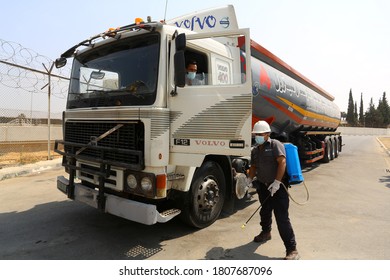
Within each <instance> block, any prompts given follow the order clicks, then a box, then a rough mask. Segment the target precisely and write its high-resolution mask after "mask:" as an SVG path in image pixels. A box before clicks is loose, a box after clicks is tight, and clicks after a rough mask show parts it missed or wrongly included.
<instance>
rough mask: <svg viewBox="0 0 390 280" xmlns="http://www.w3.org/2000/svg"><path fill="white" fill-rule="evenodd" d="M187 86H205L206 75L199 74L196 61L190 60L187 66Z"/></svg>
mask: <svg viewBox="0 0 390 280" xmlns="http://www.w3.org/2000/svg"><path fill="white" fill-rule="evenodd" d="M186 70H187V75H186V85H189V86H199V85H204V74H198V73H197V71H198V64H197V63H196V61H195V60H190V61H189V62H188V63H187V66H186Z"/></svg>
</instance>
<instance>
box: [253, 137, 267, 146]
mask: <svg viewBox="0 0 390 280" xmlns="http://www.w3.org/2000/svg"><path fill="white" fill-rule="evenodd" d="M255 141H256V143H257V144H259V145H261V144H263V143H264V142H265V139H264V136H255Z"/></svg>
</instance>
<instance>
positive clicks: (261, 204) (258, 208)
mask: <svg viewBox="0 0 390 280" xmlns="http://www.w3.org/2000/svg"><path fill="white" fill-rule="evenodd" d="M270 196H271V194H269V195H268V196H267V197H266V199H264V201H263V203H260V206H259V207H257V209H256V211H255V212H253V214H252V215H251V216H250V217H249V219H248V220H247V221H246V222H245V224H243V225H242V226H241V228H242V229H245V227H246V225H247V223H249V221H250V220H251V219H252V217H253V216H254V215H255V214H256V213H257V211H259V210H260V208H261V207H262V206H263V204H264V203H265V202H266V201H267V199H268V198H269V197H270Z"/></svg>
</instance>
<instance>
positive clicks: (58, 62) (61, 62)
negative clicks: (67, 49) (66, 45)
mask: <svg viewBox="0 0 390 280" xmlns="http://www.w3.org/2000/svg"><path fill="white" fill-rule="evenodd" d="M66 62H67V59H66V58H65V57H60V58H57V59H56V61H55V65H56V68H61V67H64V66H65V65H66Z"/></svg>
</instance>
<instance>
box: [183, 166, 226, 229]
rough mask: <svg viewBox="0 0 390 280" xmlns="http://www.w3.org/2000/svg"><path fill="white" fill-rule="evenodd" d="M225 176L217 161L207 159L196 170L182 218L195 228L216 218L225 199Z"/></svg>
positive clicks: (209, 223)
mask: <svg viewBox="0 0 390 280" xmlns="http://www.w3.org/2000/svg"><path fill="white" fill-rule="evenodd" d="M225 193H226V191H225V178H224V176H223V172H222V169H221V167H220V166H219V164H218V163H216V162H214V161H207V162H205V163H203V164H202V166H201V167H200V168H199V169H198V170H197V171H196V173H195V175H194V178H193V180H192V183H191V189H190V191H189V192H188V195H187V196H186V202H185V204H184V209H182V215H181V217H182V219H183V221H184V222H186V223H187V224H189V225H191V226H193V227H196V228H205V227H207V226H209V225H211V224H212V223H214V222H215V220H216V219H218V217H219V214H220V213H221V210H222V206H223V202H224V200H225Z"/></svg>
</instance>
